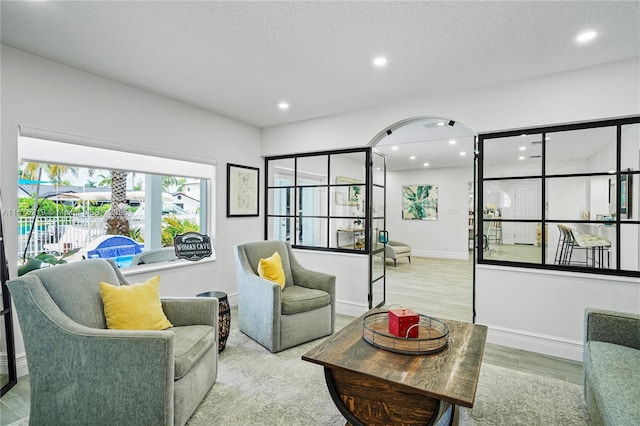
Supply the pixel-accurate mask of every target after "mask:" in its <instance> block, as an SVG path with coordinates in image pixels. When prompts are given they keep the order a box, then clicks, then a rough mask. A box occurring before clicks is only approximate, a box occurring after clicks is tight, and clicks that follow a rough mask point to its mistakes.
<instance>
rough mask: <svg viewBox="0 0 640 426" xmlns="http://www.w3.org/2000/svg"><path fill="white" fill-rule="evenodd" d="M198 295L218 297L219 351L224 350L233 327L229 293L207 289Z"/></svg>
mask: <svg viewBox="0 0 640 426" xmlns="http://www.w3.org/2000/svg"><path fill="white" fill-rule="evenodd" d="M196 297H215V298H217V299H218V352H222V351H223V350H224V347H225V345H226V344H227V338H228V337H229V330H230V329H231V307H230V306H229V299H228V298H227V293H225V292H222V291H206V292H204V293H199V294H196Z"/></svg>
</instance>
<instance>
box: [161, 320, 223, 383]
mask: <svg viewBox="0 0 640 426" xmlns="http://www.w3.org/2000/svg"><path fill="white" fill-rule="evenodd" d="M169 331H171V332H173V334H174V335H175V339H174V345H175V346H174V347H175V372H174V380H178V379H181V378H182V377H183V376H184V375H185V374H187V373H188V372H189V370H191V367H193V366H194V365H195V364H197V363H198V361H199V360H200V358H202V356H203V355H204V354H205V353H206V352H207V351H208V350H209V349H210V348H211V347H212V346H216V347H217V343H216V330H215V329H214V328H213V327H211V326H209V325H187V326H182V327H173V328H170V329H169Z"/></svg>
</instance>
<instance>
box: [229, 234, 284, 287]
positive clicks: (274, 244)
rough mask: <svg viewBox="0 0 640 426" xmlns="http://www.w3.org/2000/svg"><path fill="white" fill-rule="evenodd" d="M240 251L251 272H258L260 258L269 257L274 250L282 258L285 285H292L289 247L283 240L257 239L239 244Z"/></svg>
mask: <svg viewBox="0 0 640 426" xmlns="http://www.w3.org/2000/svg"><path fill="white" fill-rule="evenodd" d="M238 247H239V248H240V252H242V251H244V253H245V255H246V257H247V261H248V262H249V265H250V266H251V269H252V270H253V272H254V273H255V274H256V275H257V274H258V264H259V263H260V259H265V258H267V257H270V256H271V255H273V253H275V252H276V251H277V252H278V253H279V254H280V257H281V258H282V269H284V276H285V286H290V285H293V275H292V274H291V262H290V260H289V249H288V247H287V244H286V243H285V242H283V241H257V242H253V243H246V244H240V245H239V246H238Z"/></svg>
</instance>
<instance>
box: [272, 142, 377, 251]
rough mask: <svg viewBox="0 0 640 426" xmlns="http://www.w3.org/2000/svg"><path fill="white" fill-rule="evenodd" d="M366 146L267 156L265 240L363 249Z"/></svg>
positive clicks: (366, 248) (366, 238)
mask: <svg viewBox="0 0 640 426" xmlns="http://www.w3.org/2000/svg"><path fill="white" fill-rule="evenodd" d="M370 156H371V153H370V149H368V148H362V149H350V150H340V151H331V152H320V153H305V154H296V155H287V156H278V157H268V158H266V159H265V163H266V171H267V178H266V184H265V185H266V187H265V191H266V200H267V203H266V214H265V239H275V240H281V241H289V242H290V243H291V245H292V246H293V247H296V248H307V249H320V250H329V251H345V252H352V253H362V254H368V253H369V247H370V244H371V240H372V238H371V237H370V233H369V232H368V229H367V215H366V211H367V185H368V184H369V177H368V172H367V164H368V163H369V162H370V161H371V160H370Z"/></svg>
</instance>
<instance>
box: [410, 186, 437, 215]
mask: <svg viewBox="0 0 640 426" xmlns="http://www.w3.org/2000/svg"><path fill="white" fill-rule="evenodd" d="M402 219H403V220H438V185H403V186H402Z"/></svg>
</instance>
